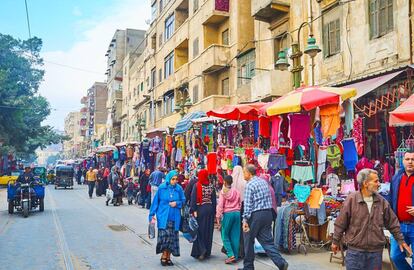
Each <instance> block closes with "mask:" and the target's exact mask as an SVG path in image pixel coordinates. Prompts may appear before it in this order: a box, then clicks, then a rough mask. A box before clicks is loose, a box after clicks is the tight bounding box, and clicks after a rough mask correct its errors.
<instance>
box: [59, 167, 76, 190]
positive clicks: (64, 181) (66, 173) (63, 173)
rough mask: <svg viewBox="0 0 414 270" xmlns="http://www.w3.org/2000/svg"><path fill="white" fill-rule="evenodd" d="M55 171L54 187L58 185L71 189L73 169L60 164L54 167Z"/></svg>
mask: <svg viewBox="0 0 414 270" xmlns="http://www.w3.org/2000/svg"><path fill="white" fill-rule="evenodd" d="M55 171H56V174H55V175H56V176H55V189H57V188H59V187H64V188H65V189H66V188H71V189H73V175H74V170H73V168H72V166H64V165H60V166H57V167H56V169H55Z"/></svg>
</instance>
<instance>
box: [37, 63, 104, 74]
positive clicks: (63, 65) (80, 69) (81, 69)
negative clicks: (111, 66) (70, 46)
mask: <svg viewBox="0 0 414 270" xmlns="http://www.w3.org/2000/svg"><path fill="white" fill-rule="evenodd" d="M43 61H44V62H45V63H49V64H53V65H57V66H61V67H66V68H70V69H74V70H78V71H83V72H89V73H94V74H99V75H102V72H98V71H93V70H87V69H84V68H79V67H74V66H70V65H66V64H60V63H56V62H52V61H48V60H43ZM102 76H103V75H102Z"/></svg>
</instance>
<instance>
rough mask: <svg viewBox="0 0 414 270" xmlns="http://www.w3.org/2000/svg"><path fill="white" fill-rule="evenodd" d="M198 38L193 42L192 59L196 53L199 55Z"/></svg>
mask: <svg viewBox="0 0 414 270" xmlns="http://www.w3.org/2000/svg"><path fill="white" fill-rule="evenodd" d="M198 43H199V42H198V38H196V39H194V41H193V58H196V57H197V55H198V53H199V48H198Z"/></svg>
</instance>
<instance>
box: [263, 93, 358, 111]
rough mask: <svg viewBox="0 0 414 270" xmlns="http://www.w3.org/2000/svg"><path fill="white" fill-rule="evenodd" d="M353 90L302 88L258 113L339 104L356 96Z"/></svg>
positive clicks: (264, 107) (282, 97)
mask: <svg viewBox="0 0 414 270" xmlns="http://www.w3.org/2000/svg"><path fill="white" fill-rule="evenodd" d="M356 92H357V91H356V89H355V88H348V87H347V88H341V87H323V86H304V87H300V88H298V89H296V90H293V91H290V92H289V93H287V94H285V95H283V96H281V97H280V98H278V99H276V100H274V101H272V102H270V103H269V104H267V105H265V106H263V107H262V108H261V110H260V113H261V114H263V115H267V116H274V115H280V114H285V113H294V112H300V111H302V110H306V111H310V110H312V109H315V108H316V107H319V106H324V105H329V104H339V103H340V102H341V100H342V101H343V100H347V99H349V98H351V97H353V96H355V95H356Z"/></svg>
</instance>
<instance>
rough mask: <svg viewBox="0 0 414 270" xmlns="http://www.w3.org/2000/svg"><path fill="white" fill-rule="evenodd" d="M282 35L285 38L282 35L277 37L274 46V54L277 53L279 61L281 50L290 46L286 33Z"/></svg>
mask: <svg viewBox="0 0 414 270" xmlns="http://www.w3.org/2000/svg"><path fill="white" fill-rule="evenodd" d="M285 33H286V32H285ZM282 35H283V36H284V38H282V37H279V38H275V40H274V44H273V46H274V47H273V48H274V54H273V55H275V57H276V61H277V58H278V54H279V52H280V51H281V50H284V49H286V48H288V47H289V44H288V39H287V36H286V35H284V34H282Z"/></svg>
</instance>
